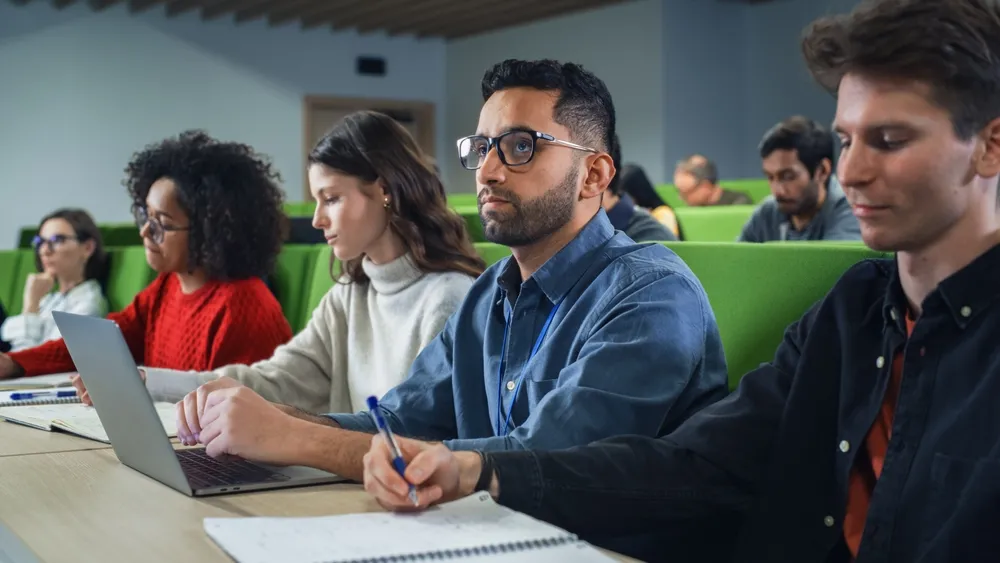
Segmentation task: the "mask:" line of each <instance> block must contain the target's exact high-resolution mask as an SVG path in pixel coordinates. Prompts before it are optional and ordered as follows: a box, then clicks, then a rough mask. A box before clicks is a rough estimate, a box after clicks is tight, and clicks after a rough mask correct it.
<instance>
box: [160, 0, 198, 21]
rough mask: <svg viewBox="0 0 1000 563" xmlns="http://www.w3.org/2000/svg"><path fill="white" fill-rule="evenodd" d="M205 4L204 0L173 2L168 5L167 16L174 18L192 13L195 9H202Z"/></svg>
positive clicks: (177, 0)
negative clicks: (185, 13)
mask: <svg viewBox="0 0 1000 563" xmlns="http://www.w3.org/2000/svg"><path fill="white" fill-rule="evenodd" d="M203 4H204V2H202V0H172V1H171V2H170V3H169V4H167V16H168V17H174V16H179V15H181V14H183V13H184V12H190V11H191V10H193V9H195V8H200V7H201V6H202V5H203Z"/></svg>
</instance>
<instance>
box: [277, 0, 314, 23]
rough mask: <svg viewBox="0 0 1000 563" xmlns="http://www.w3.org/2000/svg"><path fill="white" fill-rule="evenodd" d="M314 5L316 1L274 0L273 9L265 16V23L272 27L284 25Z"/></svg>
mask: <svg viewBox="0 0 1000 563" xmlns="http://www.w3.org/2000/svg"><path fill="white" fill-rule="evenodd" d="M315 4H316V0H275V7H274V9H273V10H271V11H270V12H268V14H267V23H268V24H270V25H272V26H275V25H282V24H286V23H288V22H290V21H292V20H294V19H295V18H298V17H300V13H302V12H303V11H304V10H310V8H311V7H312V6H314V5H315Z"/></svg>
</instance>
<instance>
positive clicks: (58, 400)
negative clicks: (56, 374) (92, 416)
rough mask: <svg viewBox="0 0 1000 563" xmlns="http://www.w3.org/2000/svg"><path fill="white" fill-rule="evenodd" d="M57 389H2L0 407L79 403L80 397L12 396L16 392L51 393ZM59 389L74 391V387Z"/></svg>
mask: <svg viewBox="0 0 1000 563" xmlns="http://www.w3.org/2000/svg"><path fill="white" fill-rule="evenodd" d="M52 391H55V389H45V390H41V391H39V390H33V391H25V390H24V389H21V390H18V391H0V408H3V407H30V406H32V405H68V404H73V403H79V402H80V397H76V396H74V397H51V396H50V397H44V396H42V397H37V398H34V399H18V400H16V401H15V400H13V399H11V396H12V395H13V394H15V393H49V392H52ZM59 391H72V389H68V390H67V389H60V390H59Z"/></svg>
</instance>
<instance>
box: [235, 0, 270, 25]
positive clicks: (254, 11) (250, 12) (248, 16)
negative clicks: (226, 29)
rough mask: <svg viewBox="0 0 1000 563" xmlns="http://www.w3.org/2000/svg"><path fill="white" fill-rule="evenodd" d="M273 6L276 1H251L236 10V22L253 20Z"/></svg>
mask: <svg viewBox="0 0 1000 563" xmlns="http://www.w3.org/2000/svg"><path fill="white" fill-rule="evenodd" d="M273 7H274V3H273V2H272V0H255V1H253V2H249V3H248V4H247V5H246V6H244V7H243V8H240V9H239V10H236V14H235V15H234V16H233V19H235V20H236V23H243V22H248V21H252V20H255V19H257V18H259V17H261V16H263V15H264V14H266V13H267V12H268V11H269V10H270V9H272V8H273Z"/></svg>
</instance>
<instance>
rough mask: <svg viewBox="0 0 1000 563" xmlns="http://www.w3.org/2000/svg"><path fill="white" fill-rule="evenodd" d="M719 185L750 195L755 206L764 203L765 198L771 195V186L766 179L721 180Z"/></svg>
mask: <svg viewBox="0 0 1000 563" xmlns="http://www.w3.org/2000/svg"><path fill="white" fill-rule="evenodd" d="M719 185H720V186H722V187H723V188H727V189H730V190H736V191H740V192H743V193H745V194H747V195H749V196H750V199H751V200H753V202H754V204H758V203H760V202H761V201H764V198H766V197H767V196H769V195H771V185H770V184H769V183H768V182H767V180H766V179H764V178H750V179H743V180H720V181H719Z"/></svg>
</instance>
